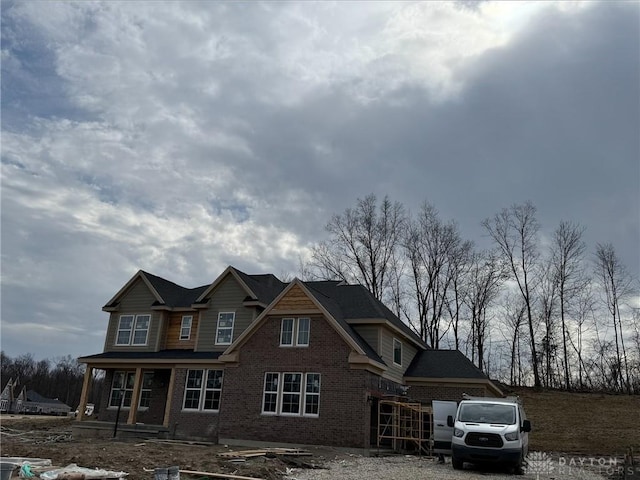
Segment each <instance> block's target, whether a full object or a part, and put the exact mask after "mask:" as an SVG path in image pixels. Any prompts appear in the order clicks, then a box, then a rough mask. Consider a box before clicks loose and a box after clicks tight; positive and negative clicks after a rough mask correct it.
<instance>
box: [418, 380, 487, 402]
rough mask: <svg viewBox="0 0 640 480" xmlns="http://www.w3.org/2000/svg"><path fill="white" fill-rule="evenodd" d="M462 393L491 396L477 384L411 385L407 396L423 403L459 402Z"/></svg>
mask: <svg viewBox="0 0 640 480" xmlns="http://www.w3.org/2000/svg"><path fill="white" fill-rule="evenodd" d="M463 393H466V394H468V395H474V396H478V397H485V396H491V397H492V396H493V395H492V394H490V393H488V392H487V391H486V389H485V388H484V387H477V386H473V387H472V386H468V387H460V386H455V387H453V386H445V385H420V386H418V385H412V386H411V387H410V388H409V398H410V399H411V400H413V401H417V402H421V403H423V404H431V401H432V400H447V401H454V402H459V401H460V400H462V394H463Z"/></svg>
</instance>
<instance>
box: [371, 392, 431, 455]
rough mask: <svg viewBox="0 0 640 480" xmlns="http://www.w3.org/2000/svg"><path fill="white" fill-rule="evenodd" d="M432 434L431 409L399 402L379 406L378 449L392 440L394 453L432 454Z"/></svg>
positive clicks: (384, 402) (379, 404) (383, 403)
mask: <svg viewBox="0 0 640 480" xmlns="http://www.w3.org/2000/svg"><path fill="white" fill-rule="evenodd" d="M432 431H433V410H432V408H431V407H427V406H424V405H422V404H421V403H407V402H400V401H396V400H380V402H379V403H378V448H380V447H381V444H384V443H386V444H388V443H389V441H390V443H391V448H392V449H393V450H394V451H402V452H412V453H418V454H419V455H431V454H432V445H433V442H432V441H431V440H432V438H431V432H432Z"/></svg>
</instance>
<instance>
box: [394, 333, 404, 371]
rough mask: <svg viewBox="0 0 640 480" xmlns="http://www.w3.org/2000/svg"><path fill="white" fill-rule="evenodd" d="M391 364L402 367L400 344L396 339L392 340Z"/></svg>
mask: <svg viewBox="0 0 640 480" xmlns="http://www.w3.org/2000/svg"><path fill="white" fill-rule="evenodd" d="M393 363H395V364H396V365H400V366H402V342H401V341H400V340H398V339H397V338H394V339H393Z"/></svg>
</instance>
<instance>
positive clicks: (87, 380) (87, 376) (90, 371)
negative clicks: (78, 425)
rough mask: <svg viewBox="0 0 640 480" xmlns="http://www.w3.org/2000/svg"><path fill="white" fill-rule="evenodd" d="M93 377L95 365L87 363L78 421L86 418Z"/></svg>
mask: <svg viewBox="0 0 640 480" xmlns="http://www.w3.org/2000/svg"><path fill="white" fill-rule="evenodd" d="M92 377H93V367H92V366H91V365H89V364H87V368H86V370H85V371H84V380H83V381H82V393H81V394H80V405H78V421H82V420H84V417H85V414H84V412H85V410H86V408H87V399H88V398H89V389H90V388H91V384H90V382H91V378H92Z"/></svg>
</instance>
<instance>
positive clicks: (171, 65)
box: [1, 2, 640, 357]
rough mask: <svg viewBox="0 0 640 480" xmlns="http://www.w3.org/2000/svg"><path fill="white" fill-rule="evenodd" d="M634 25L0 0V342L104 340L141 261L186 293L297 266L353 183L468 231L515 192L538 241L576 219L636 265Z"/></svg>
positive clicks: (530, 8) (545, 7)
mask: <svg viewBox="0 0 640 480" xmlns="http://www.w3.org/2000/svg"><path fill="white" fill-rule="evenodd" d="M3 6H4V5H3ZM637 15H638V6H637V5H635V4H630V3H615V4H610V3H602V4H587V5H583V6H575V5H574V4H572V6H566V5H564V4H551V3H545V4H542V3H541V4H528V5H527V6H526V7H524V6H522V7H519V6H517V5H511V4H503V3H500V2H498V3H490V2H485V3H482V4H480V5H475V6H474V8H464V7H463V6H460V5H458V4H455V3H454V4H445V3H439V4H430V3H422V2H420V3H416V4H395V3H382V2H372V3H367V4H361V3H344V4H336V5H333V4H317V5H311V4H306V3H265V4H247V3H242V2H240V3H238V2H231V3H220V2H218V3H201V2H192V3H184V2H180V3H164V4H162V6H161V8H160V7H159V6H158V4H157V3H147V2H135V3H132V4H121V3H112V2H106V3H84V2H82V3H69V2H59V3H58V2H49V3H44V4H43V3H38V4H37V5H36V4H34V3H28V2H21V3H14V4H8V6H7V7H6V8H3V10H2V27H3V28H2V35H3V53H2V55H3V56H2V60H3V61H2V76H3V82H2V94H3V95H2V113H3V125H2V129H3V137H2V279H1V282H2V283H1V286H2V348H3V349H4V350H6V351H7V353H8V354H9V355H16V354H19V353H21V352H23V351H33V353H35V354H36V355H38V356H42V357H46V356H55V355H59V354H63V353H64V354H66V353H72V354H73V355H81V354H88V353H96V352H98V351H100V350H101V349H102V340H103V339H102V334H103V332H104V328H105V327H106V318H107V317H106V314H104V313H102V312H101V311H100V307H101V306H102V305H103V304H104V302H106V301H107V300H108V299H109V298H110V297H111V296H112V295H113V293H115V292H116V291H117V290H118V289H119V288H120V287H121V286H122V285H123V284H124V283H125V282H126V281H127V280H128V279H129V278H130V277H131V275H133V273H135V271H136V270H137V269H138V268H142V269H145V270H148V271H151V272H152V273H155V274H158V275H162V276H165V277H166V278H169V279H171V280H173V281H175V282H178V283H180V284H183V285H185V286H188V287H193V286H197V285H201V284H204V283H207V282H210V281H212V280H213V279H214V278H215V277H216V276H217V275H218V274H219V273H220V272H221V271H222V270H223V269H224V267H225V266H226V265H228V264H233V265H235V266H237V267H238V268H241V269H244V270H246V271H249V272H252V273H254V272H255V273H259V272H266V271H270V272H274V273H277V274H279V273H281V272H295V270H296V267H297V260H298V256H299V255H305V254H306V252H307V250H306V249H307V247H308V246H309V245H310V244H311V243H313V242H314V241H317V240H320V239H322V238H324V237H323V235H324V229H323V227H324V224H325V223H326V222H327V220H328V219H329V218H330V216H331V214H332V213H336V212H341V211H342V210H344V209H345V208H346V207H348V206H351V205H352V204H353V203H354V201H355V199H356V198H358V197H363V196H365V195H367V194H368V193H371V192H374V193H376V194H378V195H379V196H380V197H382V196H383V195H385V194H389V195H390V196H391V198H392V199H394V200H399V201H402V202H403V203H404V204H405V205H406V206H407V207H409V208H411V209H414V210H415V209H417V208H418V206H419V205H420V203H421V202H422V201H424V200H425V199H426V200H429V201H431V202H432V203H434V204H435V205H436V206H437V207H438V208H439V210H440V211H441V212H442V214H443V215H444V216H446V217H449V218H453V219H456V220H457V221H458V222H459V223H460V225H461V227H462V230H463V232H464V233H465V234H466V235H467V236H468V237H469V238H472V239H474V240H476V241H477V242H478V243H482V242H483V241H485V240H484V239H483V238H482V231H481V229H480V227H479V223H480V221H481V220H482V219H483V218H485V217H487V216H490V215H492V214H493V213H495V212H496V211H498V210H499V209H501V208H503V207H505V206H508V205H510V204H511V203H514V202H522V201H524V200H527V199H530V200H532V201H533V202H534V203H535V204H536V205H537V206H538V208H539V215H540V221H541V223H542V225H543V227H544V229H545V232H550V231H551V230H553V229H554V228H555V227H556V225H557V224H558V222H559V221H560V220H561V219H570V220H574V221H577V222H580V223H582V224H583V225H585V226H586V227H587V240H588V242H589V245H590V247H591V248H593V246H594V245H595V242H598V241H599V242H608V241H611V242H613V243H614V245H616V248H617V249H618V250H619V252H620V254H621V255H622V257H623V259H624V261H625V263H626V264H627V265H628V267H629V268H630V269H631V270H632V271H633V272H634V273H635V274H636V275H637V274H638V273H639V270H640V259H639V258H638V254H639V252H638V245H640V227H639V219H640V210H639V209H640V206H639V205H640V185H639V181H640V171H639V169H640V152H639V144H638V140H637V132H638V130H639V129H640V120H639V108H638V105H639V104H640V102H639V87H638V85H639V84H640V74H639V68H640V62H639V61H638V58H639V52H638V49H639V45H638V42H637V38H638V22H637V18H638V16H637ZM38 95H39V96H38ZM38 98H40V101H37V99H38ZM34 99H36V100H34Z"/></svg>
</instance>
